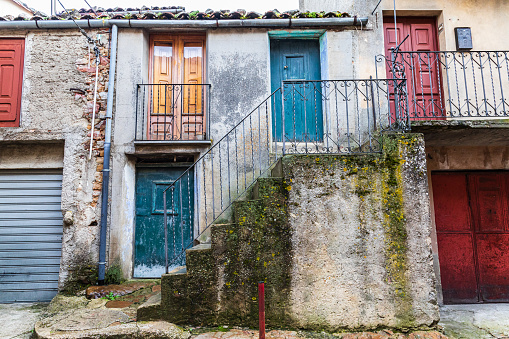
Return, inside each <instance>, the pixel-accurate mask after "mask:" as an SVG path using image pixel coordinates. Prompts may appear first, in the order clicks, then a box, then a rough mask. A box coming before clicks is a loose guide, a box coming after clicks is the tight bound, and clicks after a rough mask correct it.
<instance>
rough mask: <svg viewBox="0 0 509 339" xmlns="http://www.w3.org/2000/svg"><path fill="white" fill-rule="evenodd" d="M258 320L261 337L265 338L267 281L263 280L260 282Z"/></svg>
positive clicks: (261, 338)
mask: <svg viewBox="0 0 509 339" xmlns="http://www.w3.org/2000/svg"><path fill="white" fill-rule="evenodd" d="M258 315H259V318H258V321H259V330H258V332H259V333H260V337H259V338H260V339H265V283H264V282H263V281H261V282H259V283H258Z"/></svg>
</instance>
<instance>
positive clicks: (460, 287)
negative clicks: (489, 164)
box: [432, 172, 509, 303]
mask: <svg viewBox="0 0 509 339" xmlns="http://www.w3.org/2000/svg"><path fill="white" fill-rule="evenodd" d="M432 184H433V199H434V206H435V222H436V228H437V237H438V252H439V260H440V274H441V280H442V291H443V296H444V302H445V303H472V302H507V301H509V226H508V221H507V217H508V216H509V213H508V212H509V211H508V207H509V197H508V193H509V173H508V172H472V173H465V172H455V173H439V172H437V173H433V174H432Z"/></svg>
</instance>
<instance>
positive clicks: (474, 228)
mask: <svg viewBox="0 0 509 339" xmlns="http://www.w3.org/2000/svg"><path fill="white" fill-rule="evenodd" d="M497 173H499V174H505V175H507V176H508V178H507V180H506V181H505V190H506V193H507V192H509V170H507V169H502V168H501V169H474V170H469V169H458V170H441V169H438V170H432V171H429V172H428V174H429V185H430V187H431V193H432V194H430V198H431V201H430V203H431V204H430V207H431V211H432V213H433V214H432V223H433V228H434V229H433V232H434V237H436V238H435V239H434V240H433V238H432V240H433V241H436V246H437V247H436V249H437V252H436V257H437V259H438V260H437V262H436V264H438V270H436V273H437V274H438V276H437V277H436V278H437V282H438V286H440V291H438V293H439V295H440V296H441V302H442V303H443V304H445V305H463V304H469V303H474V302H450V301H448V302H447V303H445V302H444V300H443V286H442V272H441V265H440V259H441V256H440V250H439V248H438V234H439V232H438V227H437V223H436V209H435V205H434V204H435V194H436V192H435V191H434V190H433V175H434V174H463V175H465V180H466V187H465V189H466V193H467V199H468V220H469V227H470V232H471V234H472V244H473V245H472V246H473V248H472V251H473V256H474V257H473V262H474V271H475V280H476V288H477V302H475V304H496V303H501V302H500V301H490V300H488V301H485V300H483V298H482V293H481V282H480V279H481V276H480V270H481V268H480V263H479V258H478V254H477V252H478V248H477V241H476V237H475V236H476V235H477V234H490V233H486V232H481V231H479V225H478V222H479V220H478V218H479V217H480V216H479V215H477V212H478V206H477V205H475V206H473V205H472V204H476V203H477V201H478V200H477V199H478V197H477V195H476V196H471V193H472V191H471V185H472V184H471V183H470V182H469V179H468V176H469V175H475V174H497ZM475 187H476V186H475ZM476 189H477V187H476ZM476 193H477V191H476ZM504 212H505V213H506V216H509V206H507V209H505V210H504ZM506 226H507V225H506ZM443 233H451V234H453V233H458V234H459V233H461V232H452V231H450V232H443ZM492 234H509V228H508V231H507V233H503V232H501V233H498V232H493V233H492Z"/></svg>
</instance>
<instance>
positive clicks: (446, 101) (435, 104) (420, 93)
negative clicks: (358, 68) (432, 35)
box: [377, 51, 509, 120]
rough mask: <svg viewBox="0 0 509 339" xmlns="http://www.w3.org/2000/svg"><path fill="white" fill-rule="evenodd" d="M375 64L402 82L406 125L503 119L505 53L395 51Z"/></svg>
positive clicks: (508, 64)
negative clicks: (408, 121) (411, 122)
mask: <svg viewBox="0 0 509 339" xmlns="http://www.w3.org/2000/svg"><path fill="white" fill-rule="evenodd" d="M377 61H378V62H380V61H385V62H386V65H387V70H388V73H389V75H390V76H389V77H393V78H397V79H407V92H408V111H409V118H410V119H411V120H419V119H447V118H467V119H469V118H498V117H508V116H509V98H508V96H509V51H475V52H474V51H471V52H407V51H397V52H396V53H393V54H392V55H391V56H387V57H384V58H378V59H377Z"/></svg>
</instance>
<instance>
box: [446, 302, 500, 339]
mask: <svg viewBox="0 0 509 339" xmlns="http://www.w3.org/2000/svg"><path fill="white" fill-rule="evenodd" d="M440 318H441V320H440V323H439V326H440V327H442V329H443V331H444V333H445V334H446V335H448V336H450V337H451V338H456V339H495V338H496V339H502V338H504V339H509V304H475V305H446V306H441V307H440Z"/></svg>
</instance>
